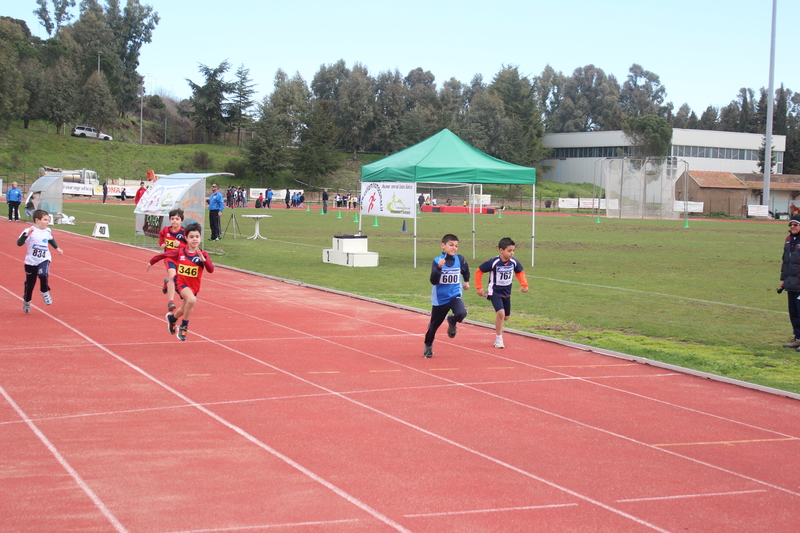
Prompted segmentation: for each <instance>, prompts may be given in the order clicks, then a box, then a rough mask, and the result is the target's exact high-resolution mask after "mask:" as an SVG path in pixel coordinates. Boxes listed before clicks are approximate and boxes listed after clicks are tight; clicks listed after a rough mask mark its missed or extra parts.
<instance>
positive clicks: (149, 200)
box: [133, 172, 233, 242]
mask: <svg viewBox="0 0 800 533" xmlns="http://www.w3.org/2000/svg"><path fill="white" fill-rule="evenodd" d="M211 176H233V174H230V173H227V172H214V173H210V174H193V173H179V174H170V175H169V176H166V177H163V178H161V179H159V180H158V181H156V182H155V183H153V184H152V185H151V186H150V188H149V189H147V192H145V193H144V195H143V196H142V198H141V200H139V203H138V204H136V208H135V209H134V210H133V212H134V214H136V222H135V227H134V242H135V240H136V237H137V236H138V235H143V236H146V237H152V238H156V237H158V232H159V231H161V228H163V227H164V226H168V225H169V212H170V211H172V210H173V209H178V208H179V209H183V212H184V217H185V218H184V221H183V223H184V225H186V224H191V223H192V222H199V223H200V225H204V224H205V220H206V178H208V177H211Z"/></svg>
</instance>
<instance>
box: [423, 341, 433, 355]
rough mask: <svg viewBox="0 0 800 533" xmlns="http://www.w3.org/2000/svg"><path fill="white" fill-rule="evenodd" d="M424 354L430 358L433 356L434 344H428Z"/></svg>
mask: <svg viewBox="0 0 800 533" xmlns="http://www.w3.org/2000/svg"><path fill="white" fill-rule="evenodd" d="M422 355H423V356H425V357H428V358H430V357H433V346H431V345H430V344H426V345H425V350H423V352H422Z"/></svg>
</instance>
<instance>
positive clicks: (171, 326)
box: [167, 313, 178, 335]
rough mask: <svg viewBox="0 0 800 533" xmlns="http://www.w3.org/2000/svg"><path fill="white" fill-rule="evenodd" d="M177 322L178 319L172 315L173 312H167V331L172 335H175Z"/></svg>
mask: <svg viewBox="0 0 800 533" xmlns="http://www.w3.org/2000/svg"><path fill="white" fill-rule="evenodd" d="M177 323H178V319H177V318H175V317H174V316H172V313H167V331H169V334H170V335H175V324H177Z"/></svg>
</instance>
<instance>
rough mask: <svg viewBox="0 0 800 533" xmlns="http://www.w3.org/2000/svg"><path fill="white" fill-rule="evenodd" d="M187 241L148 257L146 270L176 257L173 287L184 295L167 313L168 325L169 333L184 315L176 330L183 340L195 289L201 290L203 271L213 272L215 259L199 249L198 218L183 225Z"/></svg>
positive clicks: (195, 298) (200, 229) (193, 302)
mask: <svg viewBox="0 0 800 533" xmlns="http://www.w3.org/2000/svg"><path fill="white" fill-rule="evenodd" d="M185 232H186V243H185V244H181V245H180V246H179V248H178V249H177V250H167V251H165V252H163V253H160V254H158V255H156V256H154V257H152V258H151V259H150V264H149V265H147V270H150V267H151V266H152V265H154V264H156V263H158V262H159V261H162V260H164V259H167V258H170V259H174V260H175V264H176V266H177V272H178V273H177V275H176V276H175V289H176V290H177V291H178V294H179V295H180V296H181V298H182V299H183V302H182V303H181V306H180V308H179V309H178V310H177V311H176V312H175V313H167V317H166V318H167V328H168V330H169V333H170V335H174V334H175V329H176V325H177V323H178V319H180V318H183V321H182V322H181V325H180V327H178V328H177V330H178V338H179V339H180V340H182V341H185V340H186V331H187V330H188V329H189V318H190V317H191V315H192V310H193V309H194V305H195V304H196V303H197V293H198V292H200V281H201V280H202V278H203V271H204V270H207V271H208V272H209V273H210V272H214V263H212V262H211V258H210V257H209V256H208V253H206V252H205V251H204V250H201V249H200V241H202V239H203V237H202V228H201V227H200V224H198V223H197V222H193V223H191V224H189V225H188V226H186V229H185Z"/></svg>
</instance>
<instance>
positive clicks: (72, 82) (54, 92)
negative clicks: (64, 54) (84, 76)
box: [42, 58, 80, 132]
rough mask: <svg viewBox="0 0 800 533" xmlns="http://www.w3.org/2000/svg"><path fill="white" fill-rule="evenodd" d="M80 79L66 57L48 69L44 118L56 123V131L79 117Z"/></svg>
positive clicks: (43, 100) (45, 85) (44, 90)
mask: <svg viewBox="0 0 800 533" xmlns="http://www.w3.org/2000/svg"><path fill="white" fill-rule="evenodd" d="M79 87H80V86H79V79H78V75H77V74H76V73H75V69H74V68H73V67H72V65H71V64H70V63H69V62H68V61H67V60H66V59H64V58H62V59H60V60H59V61H58V63H56V65H55V67H53V68H52V69H47V73H46V75H45V82H44V87H43V90H42V102H43V104H42V118H44V119H45V120H47V121H48V122H51V123H52V124H55V126H56V132H59V131H60V130H61V126H63V125H64V124H65V123H67V122H71V121H73V120H75V119H76V118H78V115H79V114H80V113H79V111H78V97H79Z"/></svg>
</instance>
